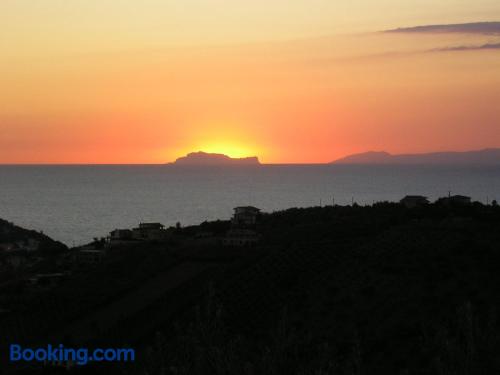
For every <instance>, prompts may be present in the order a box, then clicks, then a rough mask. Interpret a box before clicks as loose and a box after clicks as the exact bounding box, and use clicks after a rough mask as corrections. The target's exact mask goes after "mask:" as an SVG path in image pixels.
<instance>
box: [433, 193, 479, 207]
mask: <svg viewBox="0 0 500 375" xmlns="http://www.w3.org/2000/svg"><path fill="white" fill-rule="evenodd" d="M436 203H437V204H441V205H443V206H469V205H470V204H471V203H472V199H471V197H467V196H465V195H449V196H447V197H444V198H439V199H438V200H437V201H436Z"/></svg>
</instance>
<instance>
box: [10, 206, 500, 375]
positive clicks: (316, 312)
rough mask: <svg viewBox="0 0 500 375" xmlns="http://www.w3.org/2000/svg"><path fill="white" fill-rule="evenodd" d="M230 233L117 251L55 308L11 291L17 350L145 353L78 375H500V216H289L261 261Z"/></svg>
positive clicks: (384, 210) (59, 296) (383, 209)
mask: <svg viewBox="0 0 500 375" xmlns="http://www.w3.org/2000/svg"><path fill="white" fill-rule="evenodd" d="M228 227H229V223H228V222H212V223H204V224H202V225H201V226H197V227H187V228H177V229H176V232H175V235H174V236H173V237H172V238H171V239H170V240H169V241H168V242H166V243H162V244H160V243H157V244H153V243H150V244H137V245H135V246H133V247H129V248H127V249H116V250H115V251H117V253H116V254H115V255H114V256H110V257H109V258H108V260H107V261H106V262H105V263H103V264H101V265H99V266H97V267H95V268H92V269H90V270H89V269H87V270H74V272H73V276H72V278H71V279H69V280H68V281H67V282H66V283H65V284H64V285H62V286H59V287H58V288H54V289H52V290H50V292H47V293H45V294H38V295H36V296H35V295H29V294H26V292H21V291H18V292H17V294H16V293H14V292H12V291H10V292H9V293H10V297H9V298H10V299H9V298H7V297H6V295H7V294H6V293H7V292H5V291H4V295H3V298H4V301H10V303H11V304H13V306H16V305H15V302H16V301H17V303H18V305H17V307H14V308H15V309H16V312H17V315H16V316H10V317H4V319H3V320H2V321H0V328H1V329H2V332H4V338H3V339H4V340H6V339H7V341H8V340H11V341H12V340H17V342H25V341H32V342H39V343H40V342H41V343H43V342H45V343H47V340H49V342H51V341H53V340H56V339H58V338H59V339H60V338H61V337H64V340H65V342H68V343H73V344H76V343H79V344H82V343H85V344H86V345H98V346H101V347H102V346H113V345H120V346H132V347H135V348H137V350H138V361H137V362H136V363H135V364H133V365H130V364H122V365H117V364H110V365H108V366H103V365H99V366H87V367H82V368H77V369H76V370H73V371H76V372H77V373H96V372H97V373H132V374H200V375H201V374H228V375H229V374H287V375H288V374H317V375H320V374H321V375H324V374H436V375H438V374H463V375H468V374H495V373H499V371H500V363H499V362H500V359H499V358H500V355H499V353H500V345H499V344H500V329H499V327H498V324H497V320H498V313H497V311H498V308H499V307H500V300H499V298H498V296H499V295H500V273H499V272H498V270H499V269H500V249H499V245H498V244H499V243H500V230H499V229H500V208H499V207H497V206H492V205H489V206H484V205H481V204H472V205H470V206H458V207H451V206H440V205H428V206H425V207H421V208H417V209H406V208H404V207H402V206H400V205H398V204H392V203H380V204H375V205H373V206H369V207H360V206H356V205H354V206H347V207H340V206H335V207H315V208H307V209H290V210H286V211H281V212H276V213H273V214H264V215H262V217H261V218H260V222H259V226H258V231H259V232H260V233H261V235H262V240H261V242H260V243H259V245H258V246H257V247H256V248H223V247H221V245H220V244H219V242H218V240H217V238H218V236H219V235H222V234H223V233H224V232H225V231H226V230H227V229H228ZM200 233H211V234H212V236H213V237H211V238H207V236H205V235H204V236H199V234H200ZM201 237H203V238H201ZM23 298H24V302H23V304H19V301H20V299H23ZM35 311H36V312H35ZM16 327H17V328H16ZM14 370H16V369H14ZM52 370H53V369H52V368H49V369H47V368H46V369H45V370H44V371H45V372H47V371H52Z"/></svg>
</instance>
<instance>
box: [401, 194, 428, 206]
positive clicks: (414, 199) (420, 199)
mask: <svg viewBox="0 0 500 375" xmlns="http://www.w3.org/2000/svg"><path fill="white" fill-rule="evenodd" d="M399 203H401V204H402V205H403V206H405V207H406V208H415V207H422V206H425V205H427V204H429V200H428V199H427V197H424V196H422V195H407V196H406V197H404V198H403V199H401V200H400V201H399Z"/></svg>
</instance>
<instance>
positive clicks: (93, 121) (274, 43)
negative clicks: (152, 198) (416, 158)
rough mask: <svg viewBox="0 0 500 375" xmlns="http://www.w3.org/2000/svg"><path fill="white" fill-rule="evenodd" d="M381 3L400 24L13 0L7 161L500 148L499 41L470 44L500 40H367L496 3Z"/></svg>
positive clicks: (285, 157)
mask: <svg viewBox="0 0 500 375" xmlns="http://www.w3.org/2000/svg"><path fill="white" fill-rule="evenodd" d="M385 2H386V3H387V4H386V5H387V6H393V7H394V9H393V10H394V12H395V13H394V14H395V18H394V19H390V20H389V19H386V18H385V15H384V13H385V12H382V11H381V10H380V9H379V8H378V7H376V8H373V9H372V5H373V4H372V3H371V2H368V1H366V0H365V1H359V4H365V5H366V7H365V8H366V9H364V10H363V11H359V9H356V8H352V9H351V8H349V7H348V6H347V5H345V6H343V7H342V8H341V12H340V14H339V13H338V9H337V10H335V9H333V8H331V6H330V5H329V4H330V3H332V2H331V1H330V2H326V1H320V0H311V2H306V1H296V2H292V3H293V6H291V7H290V8H291V9H287V12H285V13H283V12H282V10H283V9H284V8H283V7H285V6H286V4H289V2H283V1H274V2H273V1H270V3H271V4H268V5H264V4H263V3H260V2H257V4H256V5H252V6H250V5H247V4H246V3H244V2H240V1H236V3H237V4H236V5H235V4H233V5H232V6H231V7H229V8H228V9H226V8H224V7H222V4H223V3H222V2H220V3H219V2H218V1H212V2H210V1H208V0H205V1H202V0H189V1H187V2H178V7H175V9H174V8H169V9H166V8H165V9H164V8H163V7H164V6H165V5H164V4H165V2H160V1H154V0H147V1H145V2H144V3H142V4H143V5H142V6H141V7H138V6H137V4H138V3H137V2H133V3H135V4H136V5H135V7H133V6H132V2H130V1H128V0H126V1H125V0H124V1H123V4H127V5H125V6H123V9H115V8H116V7H112V5H113V3H112V2H110V1H109V0H107V1H102V2H101V3H99V2H96V1H94V0H88V1H87V2H83V1H80V0H75V1H74V2H71V3H66V2H59V1H54V2H51V3H50V4H54V5H46V6H44V7H41V6H39V5H36V6H35V4H40V3H39V2H36V1H28V0H21V1H12V0H5V3H4V2H2V4H0V22H2V25H3V26H2V29H1V30H0V33H2V34H3V35H2V34H0V47H1V48H2V54H3V57H2V58H1V59H0V88H1V89H0V163H162V162H166V161H171V160H173V159H175V158H176V157H178V156H181V155H183V154H186V153H187V152H190V151H198V150H204V151H209V152H223V153H227V154H229V155H231V156H235V157H238V156H246V155H258V156H259V157H260V158H261V160H262V161H263V162H267V163H283V162H299V163H309V162H327V161H331V160H334V159H336V158H338V157H341V156H343V155H345V154H349V153H354V152H363V151H367V150H386V151H390V152H394V153H400V152H426V151H437V150H452V149H453V150H469V149H478V148H484V147H500V105H499V104H498V103H500V48H488V49H486V48H469V47H471V46H482V45H485V44H488V43H500V35H497V34H493V35H492V34H484V33H475V34H462V33H412V34H382V33H375V32H373V33H372V32H371V31H377V30H381V29H385V28H392V27H398V26H413V25H419V24H429V23H443V24H444V23H453V22H473V21H483V20H488V19H491V17H493V19H495V18H494V17H495V15H498V17H497V18H498V19H500V5H498V3H497V2H490V1H487V0H485V1H479V2H475V5H474V7H472V6H471V5H470V4H471V2H465V1H458V0H457V1H448V2H443V3H442V4H439V6H435V7H432V3H431V2H427V1H423V2H420V3H418V2H416V1H413V0H412V1H409V3H410V4H406V5H407V7H408V6H410V7H411V4H414V12H408V11H407V7H401V6H399V5H397V4H398V2H395V1H389V0H386V1H385ZM168 3H169V4H170V5H172V4H175V3H177V2H168ZM181 3H182V4H184V5H183V6H181ZM267 3H269V2H266V4H267ZM382 3H384V2H382ZM445 3H446V4H445ZM452 3H453V4H452ZM45 4H46V3H45ZM57 4H59V5H57ZM61 4H66V5H61ZM69 4H71V5H69ZM89 4H91V5H92V4H93V7H92V6H90V5H89ZM98 4H100V5H98ZM115 4H116V3H115ZM214 4H216V5H218V6H217V7H215V6H214ZM226 4H227V2H226ZM238 4H239V6H238ZM245 4H246V5H245ZM417 4H420V6H418V5H417ZM422 4H423V5H422ZM434 4H435V2H434ZM189 5H191V6H192V7H193V9H191V11H189V10H188V9H187V8H184V7H189ZM445 5H446V6H445ZM453 5H454V6H453ZM313 6H315V7H313ZM79 7H80V8H79ZM100 7H101V8H100ZM311 7H313V8H314V9H313V8H311ZM448 7H449V8H448ZM426 9H427V11H426ZM446 9H450V11H449V12H448V14H447V13H446ZM451 9H453V11H451ZM263 10H266V12H263ZM370 10H371V12H370ZM210 12H214V14H212V15H211V13H210ZM280 12H281V13H280ZM356 12H358V13H356ZM350 14H351V15H352V17H351V18H349V19H350V20H351V22H346V21H345V16H346V15H350ZM210 15H211V17H209V16H210ZM328 15H329V16H331V17H327V16H328ZM341 15H342V17H341ZM161 16H163V17H161ZM471 17H472V18H471ZM488 17H489V18H488ZM2 18H4V19H2ZM2 36H3V38H2ZM450 47H468V48H461V50H453V51H443V50H442V49H445V48H450Z"/></svg>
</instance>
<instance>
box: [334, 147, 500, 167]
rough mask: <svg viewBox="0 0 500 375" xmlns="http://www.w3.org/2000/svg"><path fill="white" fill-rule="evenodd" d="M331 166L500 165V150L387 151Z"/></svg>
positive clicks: (335, 162) (344, 158) (365, 154)
mask: <svg viewBox="0 0 500 375" xmlns="http://www.w3.org/2000/svg"><path fill="white" fill-rule="evenodd" d="M331 164H443V165H450V164H462V165H463V164H469V165H500V148H487V149H483V150H476V151H464V152H459V151H449V152H431V153H422V154H390V153H388V152H385V151H369V152H363V153H359V154H353V155H349V156H345V157H343V158H340V159H337V160H335V161H333V162H332V163H331Z"/></svg>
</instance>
